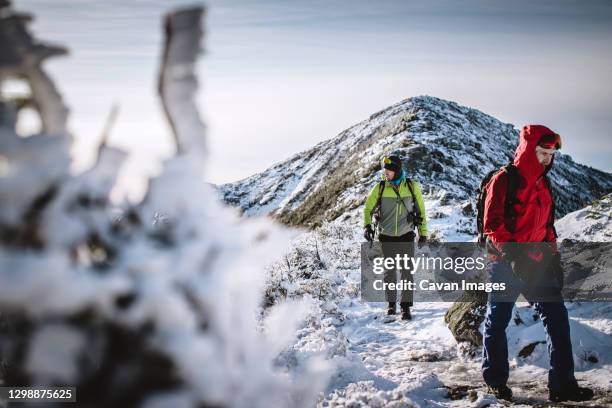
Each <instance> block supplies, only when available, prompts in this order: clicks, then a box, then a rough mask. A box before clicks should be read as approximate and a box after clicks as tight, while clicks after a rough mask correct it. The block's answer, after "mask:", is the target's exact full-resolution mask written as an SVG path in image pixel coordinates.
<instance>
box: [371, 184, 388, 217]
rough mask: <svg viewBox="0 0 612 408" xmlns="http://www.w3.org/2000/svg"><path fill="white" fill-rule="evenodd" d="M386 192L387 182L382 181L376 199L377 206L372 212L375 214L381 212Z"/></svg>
mask: <svg viewBox="0 0 612 408" xmlns="http://www.w3.org/2000/svg"><path fill="white" fill-rule="evenodd" d="M384 190H385V180H381V181H380V182H379V183H378V198H377V199H376V205H374V209H373V210H372V213H373V214H377V213H378V211H379V210H380V201H381V200H382V195H383V191H384Z"/></svg>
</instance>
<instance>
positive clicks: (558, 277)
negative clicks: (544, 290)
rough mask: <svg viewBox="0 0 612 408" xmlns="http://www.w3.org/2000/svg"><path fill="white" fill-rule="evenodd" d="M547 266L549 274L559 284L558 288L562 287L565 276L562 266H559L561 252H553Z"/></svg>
mask: <svg viewBox="0 0 612 408" xmlns="http://www.w3.org/2000/svg"><path fill="white" fill-rule="evenodd" d="M548 268H549V269H548V270H549V271H550V274H549V276H550V277H551V278H552V279H554V280H555V281H556V284H557V285H558V286H559V289H560V290H561V289H563V284H564V283H565V277H564V276H563V266H561V254H560V253H559V252H555V253H554V254H553V256H552V259H551V260H550V265H549V266H548Z"/></svg>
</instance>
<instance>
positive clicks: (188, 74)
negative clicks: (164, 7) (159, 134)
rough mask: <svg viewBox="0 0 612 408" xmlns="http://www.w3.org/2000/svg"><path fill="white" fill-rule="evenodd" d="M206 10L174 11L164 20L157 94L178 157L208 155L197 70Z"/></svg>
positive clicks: (195, 8) (201, 8) (198, 8)
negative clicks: (198, 97)
mask: <svg viewBox="0 0 612 408" xmlns="http://www.w3.org/2000/svg"><path fill="white" fill-rule="evenodd" d="M203 13H204V8H203V7H194V8H188V9H182V10H178V11H174V12H171V13H169V14H167V15H166V17H165V20H164V30H165V43H164V52H163V56H162V65H161V69H160V74H159V83H158V91H159V95H160V97H161V100H162V105H163V108H164V112H165V113H166V117H167V119H168V122H169V123H170V127H171V128H172V131H173V133H174V138H175V141H176V146H177V151H178V153H179V154H184V153H187V152H200V153H202V154H205V152H206V147H205V142H206V140H205V134H204V123H203V122H202V119H201V118H200V115H199V112H198V108H197V106H196V103H195V95H196V92H197V89H198V80H197V78H196V76H195V73H194V69H195V64H196V60H197V57H198V54H199V53H200V52H201V40H202V28H201V21H202V15H203Z"/></svg>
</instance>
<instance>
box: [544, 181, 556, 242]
mask: <svg viewBox="0 0 612 408" xmlns="http://www.w3.org/2000/svg"><path fill="white" fill-rule="evenodd" d="M544 184H545V185H546V188H548V192H549V194H550V200H551V202H552V204H551V207H550V215H549V216H548V226H549V227H550V228H552V230H553V233H554V234H555V238H557V237H558V235H557V229H556V228H555V211H556V207H555V195H554V194H553V189H552V185H551V184H550V180H549V179H548V177H547V176H546V175H545V176H544Z"/></svg>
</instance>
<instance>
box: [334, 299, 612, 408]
mask: <svg viewBox="0 0 612 408" xmlns="http://www.w3.org/2000/svg"><path fill="white" fill-rule="evenodd" d="M448 306H449V304H447V303H416V305H415V307H413V308H412V315H413V319H412V320H411V321H402V320H401V319H400V318H399V315H397V316H396V318H395V319H389V318H387V316H386V315H385V313H386V304H383V303H363V302H360V301H358V300H353V301H350V302H346V303H345V304H344V305H343V306H342V309H343V312H344V313H345V315H346V322H345V324H344V326H343V328H342V333H343V334H344V335H345V336H346V337H347V339H348V342H349V347H348V350H349V352H350V353H354V354H355V355H357V356H359V358H360V359H361V361H362V362H363V364H364V366H365V368H366V369H367V370H368V371H369V372H370V373H371V378H369V379H366V380H362V381H358V382H357V383H352V384H349V385H348V386H347V387H346V388H345V389H344V390H343V389H341V388H342V385H343V384H341V382H340V383H339V384H336V385H340V387H338V388H337V389H336V390H333V392H332V394H335V395H332V397H331V398H330V399H328V400H327V401H325V403H324V404H322V405H323V406H325V405H326V404H329V406H345V405H350V406H410V405H415V406H423V407H428V406H432V407H436V406H444V407H475V406H476V407H483V406H553V405H552V404H551V403H550V402H548V391H547V388H546V379H547V370H548V354H547V351H546V346H545V344H538V345H537V346H536V349H535V350H534V352H533V354H532V355H531V356H529V357H527V358H526V359H523V358H519V357H516V358H512V357H511V360H510V367H511V372H510V380H509V386H510V387H511V388H512V389H513V391H514V396H515V398H514V401H513V402H512V403H509V402H506V401H502V400H497V399H495V398H494V397H493V396H492V395H490V394H488V393H487V390H486V386H485V385H484V382H483V381H482V375H481V372H480V363H481V359H480V356H479V354H478V355H477V356H476V357H472V358H470V357H465V356H462V355H461V354H460V353H458V351H457V343H456V341H455V340H454V338H453V336H452V334H451V332H450V331H449V330H448V328H447V327H446V325H445V323H444V314H445V313H446V310H447V308H448ZM520 306H521V307H520V309H521V313H522V314H525V313H529V311H530V309H529V308H527V307H526V305H520ZM569 309H570V317H571V326H572V333H573V336H572V339H573V342H574V353H575V354H580V353H581V352H586V351H585V350H586V349H589V350H590V349H592V348H593V346H595V347H596V348H597V349H598V350H599V353H598V357H599V359H600V360H599V364H596V365H593V364H590V365H589V364H587V363H585V362H584V361H582V360H580V358H579V357H580V356H577V360H578V364H577V366H576V377H577V378H578V381H579V382H580V383H581V384H583V385H588V386H590V387H594V388H596V393H597V399H596V400H595V401H590V402H588V403H583V404H574V406H576V405H577V406H610V405H611V404H612V392H611V391H610V388H611V384H612V383H611V381H612V380H611V378H612V367H611V366H610V357H612V343H611V342H610V339H611V338H612V337H611V334H610V332H609V331H610V330H611V329H610V327H608V326H609V325H608V324H607V321H608V320H607V319H601V320H600V321H598V320H597V319H593V318H592V317H583V316H597V313H596V312H597V310H599V311H600V312H601V313H608V315H609V313H610V306H609V305H607V304H591V305H581V306H580V308H578V307H572V306H571V305H570V306H569ZM585 309H589V310H588V311H587V310H585ZM601 315H602V314H600V316H601ZM603 316H605V314H603ZM389 320H391V321H389ZM606 331H608V332H607V333H606ZM519 334H520V335H519ZM531 340H535V341H537V340H540V341H544V340H545V338H544V329H543V327H542V324H541V322H539V321H538V322H536V323H534V324H533V325H531V326H527V327H525V325H519V326H517V325H515V324H513V323H511V325H510V326H509V328H508V341H509V352H510V355H511V356H512V355H516V353H517V350H518V349H519V347H522V346H523V344H524V343H525V342H526V341H531ZM478 353H480V350H478ZM345 375H346V374H345ZM568 405H570V406H571V404H568ZM554 406H559V404H555V405H554Z"/></svg>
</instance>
